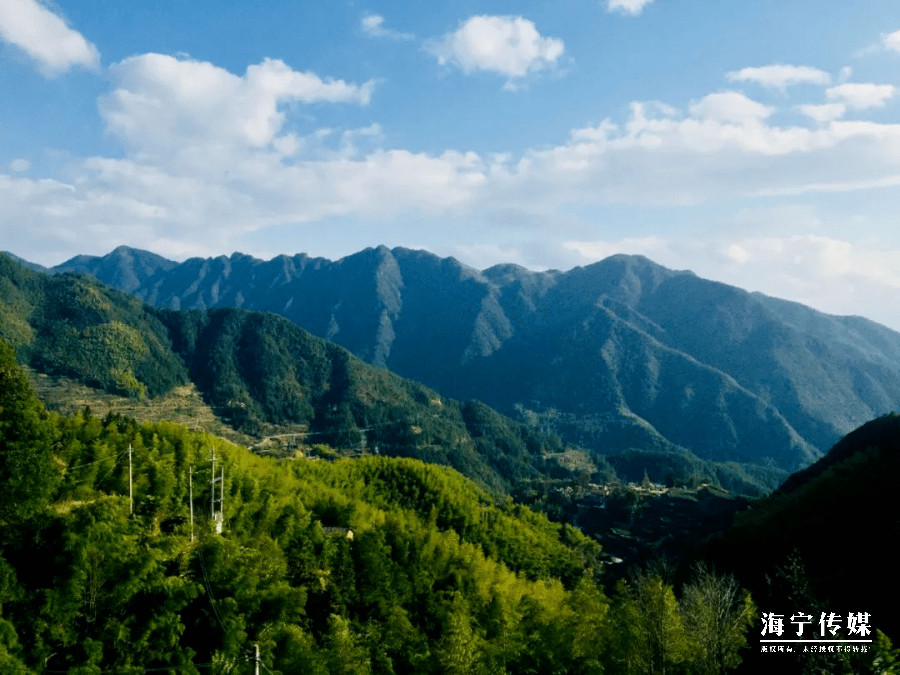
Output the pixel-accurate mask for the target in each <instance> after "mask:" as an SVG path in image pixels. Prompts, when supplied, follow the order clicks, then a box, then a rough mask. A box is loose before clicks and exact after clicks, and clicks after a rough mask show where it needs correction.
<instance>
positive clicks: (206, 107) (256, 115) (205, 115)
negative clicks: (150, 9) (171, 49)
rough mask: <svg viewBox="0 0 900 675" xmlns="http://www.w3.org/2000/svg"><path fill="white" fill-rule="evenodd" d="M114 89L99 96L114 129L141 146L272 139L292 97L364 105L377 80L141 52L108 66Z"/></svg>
mask: <svg viewBox="0 0 900 675" xmlns="http://www.w3.org/2000/svg"><path fill="white" fill-rule="evenodd" d="M110 72H111V74H112V77H113V79H114V81H115V82H116V84H117V87H116V89H115V90H114V91H113V92H112V93H110V94H108V95H107V96H104V97H103V98H101V99H100V102H99V105H100V113H101V115H102V116H103V118H104V120H105V121H106V124H107V128H108V129H109V131H110V132H111V133H113V134H114V135H116V136H117V137H118V138H120V139H121V140H123V141H125V142H126V143H127V144H128V145H129V146H131V147H134V148H140V149H142V150H144V151H149V150H151V149H159V148H163V149H166V150H171V149H172V148H173V147H174V148H179V149H183V148H184V147H185V146H192V145H193V146H196V145H206V146H209V145H221V144H223V143H224V144H231V143H237V144H239V145H244V146H246V147H263V146H266V145H268V144H270V143H273V142H274V141H275V140H276V138H277V137H278V134H279V132H280V131H281V129H282V126H283V125H284V121H285V117H286V113H285V111H284V107H285V106H287V105H289V104H291V103H314V102H332V103H336V102H345V103H357V104H363V105H365V104H367V103H368V102H369V98H370V97H371V94H372V90H373V88H374V82H373V81H369V82H366V83H365V84H363V85H356V84H351V83H347V82H344V81H343V80H327V81H326V80H322V79H321V78H320V77H318V76H317V75H316V74H314V73H309V72H299V71H295V70H293V69H291V68H290V67H289V66H288V65H286V64H285V63H284V62H283V61H279V60H273V59H266V60H264V61H263V62H262V63H259V64H256V65H251V66H249V67H248V68H247V72H246V73H245V74H244V75H243V76H238V75H234V74H232V73H230V72H228V71H227V70H224V69H222V68H219V67H218V66H215V65H213V64H211V63H208V62H203V61H191V60H182V59H176V58H174V57H172V56H166V55H162V54H144V55H142V56H135V57H131V58H129V59H126V60H124V61H122V62H120V63H117V64H115V65H114V66H112V67H111V68H110Z"/></svg>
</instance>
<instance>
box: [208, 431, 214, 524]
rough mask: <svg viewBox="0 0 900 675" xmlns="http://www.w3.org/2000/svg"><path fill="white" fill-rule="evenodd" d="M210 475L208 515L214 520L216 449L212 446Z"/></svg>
mask: <svg viewBox="0 0 900 675" xmlns="http://www.w3.org/2000/svg"><path fill="white" fill-rule="evenodd" d="M210 473H211V475H212V483H211V485H210V487H211V488H212V491H211V492H210V500H209V517H210V518H212V520H213V522H215V521H216V450H215V448H213V451H212V471H211V472H210Z"/></svg>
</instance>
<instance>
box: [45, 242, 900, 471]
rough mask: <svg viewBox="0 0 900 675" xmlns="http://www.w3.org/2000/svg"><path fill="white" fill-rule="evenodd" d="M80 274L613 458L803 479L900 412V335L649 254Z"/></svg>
mask: <svg viewBox="0 0 900 675" xmlns="http://www.w3.org/2000/svg"><path fill="white" fill-rule="evenodd" d="M66 270H69V271H80V272H85V273H88V274H93V275H95V276H96V277H97V278H99V279H101V280H103V281H105V282H107V283H110V284H112V285H117V286H118V287H119V288H122V289H124V290H128V291H129V292H131V293H133V294H135V295H136V296H137V297H139V298H141V299H144V300H146V301H147V302H149V303H151V304H153V305H156V306H159V307H168V308H174V309H186V308H208V307H225V306H231V307H245V308H252V309H258V310H266V311H270V312H275V313H278V314H281V315H283V316H285V317H287V318H289V319H290V320H291V321H293V322H295V323H296V324H297V325H299V326H302V327H303V328H305V329H307V330H309V331H310V332H312V333H314V334H316V335H319V336H321V337H325V338H327V339H329V340H331V341H334V342H335V343H337V344H340V345H343V346H344V347H346V348H347V349H349V350H350V351H351V352H353V353H354V354H356V355H357V356H359V357H360V358H363V359H365V360H367V361H369V362H371V363H374V364H377V365H382V366H385V367H387V368H389V369H390V370H392V371H394V372H397V373H398V374H400V375H403V376H404V377H409V378H413V379H416V380H418V381H421V382H424V383H425V384H427V385H429V386H431V387H434V388H436V389H438V390H439V391H440V392H441V393H443V394H445V395H448V396H454V397H457V398H464V399H468V398H478V399H481V400H483V401H485V402H486V403H488V404H489V405H492V406H494V407H496V408H498V409H499V410H501V411H503V412H505V413H507V414H519V415H520V416H521V417H522V418H523V419H532V420H538V419H539V420H540V423H541V424H542V425H543V427H544V428H547V429H552V430H555V431H557V432H559V433H560V434H561V435H563V437H564V438H566V439H567V440H569V441H571V442H576V443H579V444H581V445H583V446H585V447H588V448H589V449H591V450H594V451H597V452H603V453H610V452H613V453H614V452H617V451H621V450H624V449H628V448H635V447H640V448H647V447H654V448H657V449H660V450H664V451H674V450H676V449H677V447H679V446H681V447H684V448H688V449H690V450H691V451H693V452H695V453H696V454H697V455H699V456H701V457H703V458H708V459H716V460H738V461H748V460H751V461H763V460H764V459H766V458H769V459H770V460H771V461H772V462H774V463H775V464H777V465H779V466H781V467H784V468H787V469H791V470H793V469H796V468H800V467H802V466H805V465H807V464H809V463H810V462H811V461H813V460H815V459H816V458H817V457H819V456H820V455H821V453H822V452H823V451H824V450H826V449H827V448H828V447H830V446H831V445H832V444H833V443H835V442H836V441H837V440H838V439H839V438H840V437H841V436H842V435H844V434H846V433H848V432H849V431H850V430H852V429H853V428H854V427H856V426H858V425H859V424H862V423H864V422H865V421H866V420H869V419H872V418H873V417H876V416H878V415H881V414H884V413H887V412H890V411H892V410H894V409H896V408H898V407H900V334H897V333H895V332H894V331H891V330H889V329H887V328H885V327H883V326H880V325H878V324H875V323H873V322H870V321H866V320H864V319H860V318H857V317H835V316H829V315H825V314H822V313H820V312H816V311H814V310H812V309H810V308H808V307H804V306H802V305H797V304H795V303H788V302H785V301H781V300H776V299H774V298H769V297H766V296H762V295H760V294H752V293H747V292H745V291H742V290H740V289H738V288H734V287H730V286H726V285H724V284H720V283H716V282H712V281H707V280H704V279H700V278H698V277H697V276H695V275H694V274H692V273H690V272H675V271H672V270H668V269H666V268H663V267H661V266H659V265H656V264H654V263H652V262H651V261H649V260H647V259H645V258H642V257H639V256H624V255H618V256H613V257H611V258H607V259H606V260H603V261H600V262H598V263H596V264H593V265H589V266H587V267H578V268H575V269H572V270H569V271H567V272H559V271H549V272H532V271H529V270H526V269H524V268H521V267H517V266H514V265H500V266H496V267H493V268H490V269H487V270H484V271H478V270H474V269H471V268H469V267H466V266H465V265H462V264H460V263H459V262H457V261H456V260H454V259H452V258H446V259H442V258H438V257H437V256H434V255H432V254H430V253H427V252H424V251H411V250H407V249H402V248H398V249H393V250H389V249H387V248H384V247H380V248H377V249H367V250H365V251H362V252H360V253H358V254H355V255H352V256H348V257H346V258H343V259H341V260H338V261H334V262H332V261H329V260H325V259H321V258H309V257H308V256H305V255H296V256H293V257H288V256H279V257H277V258H274V259H272V260H270V261H261V260H258V259H255V258H252V257H250V256H247V255H243V254H239V253H236V254H234V255H232V256H231V257H230V258H226V257H219V258H211V259H200V258H193V259H190V260H187V261H185V262H183V263H180V264H175V263H172V262H171V261H166V260H163V259H160V258H158V256H153V255H152V254H148V253H146V252H141V251H134V250H132V249H127V248H124V247H123V248H119V249H116V250H115V251H113V252H112V253H110V254H109V255H108V256H104V257H100V258H90V257H84V256H81V257H79V258H76V259H73V260H71V261H69V262H67V263H65V264H63V265H60V266H59V267H57V268H55V271H66ZM766 461H768V460H766Z"/></svg>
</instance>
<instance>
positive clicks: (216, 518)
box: [209, 449, 225, 534]
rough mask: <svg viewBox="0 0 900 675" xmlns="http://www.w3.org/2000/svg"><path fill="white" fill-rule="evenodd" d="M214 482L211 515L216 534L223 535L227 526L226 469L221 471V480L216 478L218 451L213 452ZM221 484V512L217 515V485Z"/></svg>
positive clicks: (211, 485)
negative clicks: (223, 529) (223, 530)
mask: <svg viewBox="0 0 900 675" xmlns="http://www.w3.org/2000/svg"><path fill="white" fill-rule="evenodd" d="M211 473H212V482H211V484H210V488H211V489H210V499H209V501H210V504H209V515H210V518H212V522H213V527H214V528H215V529H216V533H218V534H221V533H222V528H223V527H224V525H225V467H224V466H223V467H222V469H221V474H220V476H219V478H216V451H215V449H213V451H212V470H211ZM218 482H221V486H220V487H219V512H218V513H216V483H218Z"/></svg>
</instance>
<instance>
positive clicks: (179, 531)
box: [0, 341, 754, 674]
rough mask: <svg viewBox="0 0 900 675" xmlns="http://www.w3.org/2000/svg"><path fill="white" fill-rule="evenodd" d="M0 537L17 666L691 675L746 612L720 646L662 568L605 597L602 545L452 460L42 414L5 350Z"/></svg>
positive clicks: (2, 660)
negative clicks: (651, 633)
mask: <svg viewBox="0 0 900 675" xmlns="http://www.w3.org/2000/svg"><path fill="white" fill-rule="evenodd" d="M213 455H214V456H215V461H216V464H215V471H213V467H212V457H213ZM220 472H221V473H220ZM213 478H221V480H220V481H219V482H214V481H213ZM211 490H215V493H214V494H215V495H216V500H215V501H213V500H211V494H212V492H211ZM132 495H133V496H132ZM217 510H218V511H221V512H222V517H221V519H219V518H216V519H213V518H212V517H211V514H212V513H213V512H214V511H217ZM215 522H220V523H221V533H220V534H219V533H217V531H216V528H215V527H214V523H215ZM0 533H2V535H0V610H2V614H0V669H2V672H4V673H11V674H17V673H29V672H45V673H52V672H68V673H76V674H87V673H97V672H110V671H112V672H117V673H141V672H148V671H154V670H168V669H175V670H177V671H178V672H182V673H200V672H214V673H236V672H248V671H249V669H250V668H251V667H252V663H251V661H252V660H255V649H256V648H258V650H259V658H260V665H261V666H263V667H264V668H265V670H266V671H267V672H272V673H285V674H287V673H300V672H303V673H322V674H324V673H504V672H510V673H597V672H643V671H644V670H645V668H646V667H648V665H649V667H651V668H654V669H655V668H659V667H664V668H665V667H667V668H668V669H669V671H670V672H685V673H686V672H689V671H690V672H693V669H695V668H705V667H715V665H716V664H717V663H720V664H722V665H723V667H727V668H731V667H733V666H734V665H736V664H737V663H738V662H739V661H740V654H739V652H740V648H741V646H742V645H744V643H745V637H744V635H745V632H746V628H747V626H748V624H749V622H750V619H751V616H752V613H753V611H754V610H753V606H752V601H751V600H750V598H749V596H747V595H746V594H743V595H740V594H738V595H736V596H735V597H734V598H733V600H734V602H733V604H731V605H730V607H732V608H733V610H734V617H735V620H734V623H733V625H731V628H730V631H731V632H729V633H728V635H729V638H728V640H729V641H728V646H727V650H726V651H725V652H724V656H721V655H717V653H714V652H713V651H710V650H709V649H707V648H706V647H704V644H705V643H704V642H703V638H702V636H704V635H707V634H708V633H707V632H704V628H703V627H702V617H703V616H706V615H707V614H708V612H707V609H704V607H706V605H704V603H703V601H702V598H701V594H699V590H700V589H701V588H703V584H704V583H705V581H704V579H709V578H711V577H708V576H704V575H703V574H701V575H699V576H698V577H697V581H696V582H695V585H694V586H688V587H686V588H685V590H684V599H683V602H682V603H681V604H678V603H677V601H676V599H675V596H674V593H673V589H672V587H671V586H670V585H668V584H666V583H665V581H664V580H663V579H662V578H660V577H658V576H646V577H643V578H640V579H636V580H635V582H634V584H633V586H629V585H625V584H623V585H621V586H620V588H619V591H618V592H617V594H616V596H615V597H613V598H612V599H609V598H607V596H606V594H605V593H604V592H603V591H602V590H601V589H600V588H598V587H597V585H596V584H595V583H594V581H593V576H594V574H595V573H596V572H598V571H599V565H600V562H599V558H598V555H599V548H598V547H597V545H596V544H594V543H592V542H591V541H590V540H588V539H587V538H586V537H584V536H583V535H582V534H580V533H579V532H578V531H576V530H574V529H572V528H569V527H566V526H561V525H558V524H553V523H550V522H549V521H547V519H546V518H545V517H543V516H541V515H538V514H535V513H533V512H531V511H528V510H527V509H525V508H523V507H519V506H513V505H510V504H506V505H498V504H497V502H496V501H495V500H494V499H493V497H491V495H489V494H488V493H487V492H485V491H484V490H483V489H481V488H479V487H478V486H476V485H474V484H473V483H471V482H469V481H467V480H466V479H465V478H463V477H462V476H460V475H459V474H458V473H456V472H454V471H453V470H451V469H448V468H445V467H439V466H434V465H426V464H424V463H422V462H420V461H418V460H413V459H388V458H379V457H368V458H360V459H357V460H347V459H343V460H338V461H335V462H326V461H322V460H318V461H316V460H303V459H301V460H293V461H281V462H278V461H276V460H273V459H271V458H261V457H258V456H255V455H253V454H251V453H250V452H248V451H247V450H245V449H243V448H241V447H239V446H235V445H232V444H230V443H228V442H226V441H222V440H220V439H216V438H213V437H210V436H208V435H205V434H200V433H196V432H190V431H188V430H186V429H185V428H184V427H179V426H176V425H172V424H168V423H156V424H143V425H141V424H138V423H136V422H133V421H130V420H128V419H125V418H121V417H114V416H110V417H107V418H105V419H102V420H101V419H98V418H96V417H92V416H81V415H79V416H76V417H65V418H64V417H58V416H56V415H53V414H48V413H47V412H46V411H45V410H44V408H43V406H42V405H41V404H40V402H39V401H38V400H37V399H36V398H35V397H34V394H33V393H32V392H31V390H30V389H29V387H28V384H27V379H26V377H25V375H24V373H23V372H22V371H21V369H20V368H19V367H18V366H17V365H16V364H15V359H14V356H13V353H12V351H11V350H10V349H8V348H7V347H6V346H5V344H4V343H2V341H0ZM691 588H694V589H695V591H692V590H690V589H691ZM652 607H658V611H657V610H651V608H652ZM654 612H656V613H655V614H654ZM654 617H655V618H654ZM652 621H659V622H661V624H665V625H666V626H668V629H667V633H666V636H665V645H666V649H665V650H664V651H662V652H661V651H659V650H658V649H656V647H655V646H654V644H653V643H652V642H648V641H647V637H646V635H647V633H646V632H645V631H644V627H645V625H646V626H650V623H652ZM648 622H649V623H648ZM717 659H718V660H717ZM654 672H655V670H654Z"/></svg>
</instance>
